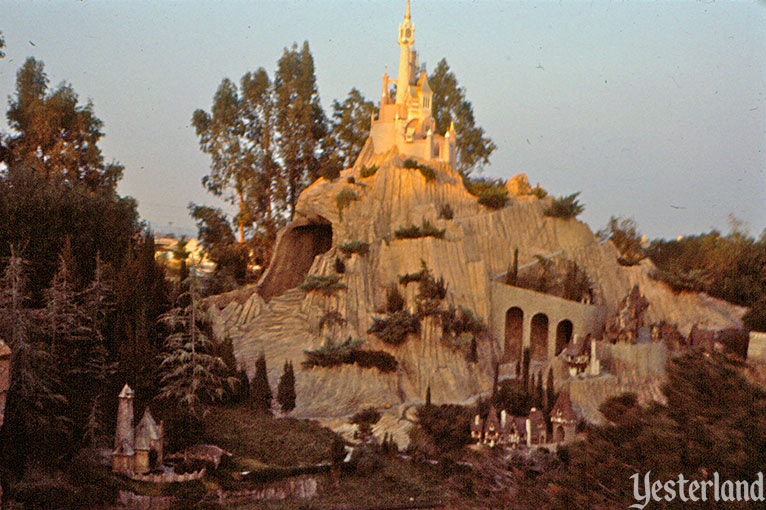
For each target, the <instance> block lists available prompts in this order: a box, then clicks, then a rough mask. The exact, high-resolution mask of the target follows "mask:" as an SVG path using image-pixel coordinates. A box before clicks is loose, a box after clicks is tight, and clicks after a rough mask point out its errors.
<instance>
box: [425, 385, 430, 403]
mask: <svg viewBox="0 0 766 510" xmlns="http://www.w3.org/2000/svg"><path fill="white" fill-rule="evenodd" d="M426 408H427V409H430V408H431V385H430V384H429V385H428V388H427V389H426Z"/></svg>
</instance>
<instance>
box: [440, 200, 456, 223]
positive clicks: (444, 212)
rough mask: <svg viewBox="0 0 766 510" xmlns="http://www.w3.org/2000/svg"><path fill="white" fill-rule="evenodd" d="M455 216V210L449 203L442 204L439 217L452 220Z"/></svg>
mask: <svg viewBox="0 0 766 510" xmlns="http://www.w3.org/2000/svg"><path fill="white" fill-rule="evenodd" d="M454 217H455V211H453V210H452V206H450V205H449V204H442V206H441V207H440V208H439V218H440V219H443V220H451V219H452V218H454Z"/></svg>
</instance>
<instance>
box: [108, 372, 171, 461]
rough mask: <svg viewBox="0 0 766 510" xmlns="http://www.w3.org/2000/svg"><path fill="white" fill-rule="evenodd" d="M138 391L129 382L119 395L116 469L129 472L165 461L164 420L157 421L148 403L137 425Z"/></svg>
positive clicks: (114, 452) (115, 447) (115, 438)
mask: <svg viewBox="0 0 766 510" xmlns="http://www.w3.org/2000/svg"><path fill="white" fill-rule="evenodd" d="M134 396H135V393H134V392H133V390H132V389H131V388H130V386H128V385H127V384H126V385H125V387H124V388H122V391H121V392H120V395H119V399H120V402H119V407H118V409H117V431H116V433H115V436H114V450H113V451H112V471H114V472H115V473H122V474H125V475H133V474H143V473H148V472H149V471H151V470H152V469H154V468H155V467H157V466H159V465H160V464H162V441H163V435H164V434H163V424H162V422H160V424H159V425H157V422H155V421H154V418H153V417H152V413H151V411H150V410H149V408H148V407H147V408H146V410H145V411H144V415H143V417H142V418H141V421H140V422H138V425H136V426H135V428H134V427H133V398H134Z"/></svg>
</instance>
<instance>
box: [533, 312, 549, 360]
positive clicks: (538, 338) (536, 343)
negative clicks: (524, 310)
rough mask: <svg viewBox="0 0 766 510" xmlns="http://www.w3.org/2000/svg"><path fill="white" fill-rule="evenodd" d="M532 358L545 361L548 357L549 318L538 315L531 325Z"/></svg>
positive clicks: (541, 314)
mask: <svg viewBox="0 0 766 510" xmlns="http://www.w3.org/2000/svg"><path fill="white" fill-rule="evenodd" d="M529 333H530V340H531V344H532V345H531V346H530V353H529V354H530V358H531V359H545V358H547V357H548V316H547V315H545V314H544V313H538V314H537V315H535V316H534V317H532V324H531V325H530V330H529Z"/></svg>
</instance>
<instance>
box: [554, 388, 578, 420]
mask: <svg viewBox="0 0 766 510" xmlns="http://www.w3.org/2000/svg"><path fill="white" fill-rule="evenodd" d="M559 413H561V414H560V415H559ZM554 416H555V417H559V418H563V419H565V420H568V421H577V413H575V412H574V408H573V407H572V400H571V399H570V398H569V392H567V391H562V392H561V393H560V394H559V398H557V399H556V403H555V404H553V409H551V418H553V417H554Z"/></svg>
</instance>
